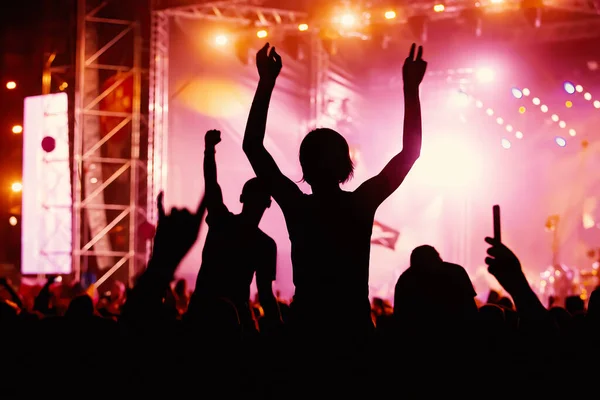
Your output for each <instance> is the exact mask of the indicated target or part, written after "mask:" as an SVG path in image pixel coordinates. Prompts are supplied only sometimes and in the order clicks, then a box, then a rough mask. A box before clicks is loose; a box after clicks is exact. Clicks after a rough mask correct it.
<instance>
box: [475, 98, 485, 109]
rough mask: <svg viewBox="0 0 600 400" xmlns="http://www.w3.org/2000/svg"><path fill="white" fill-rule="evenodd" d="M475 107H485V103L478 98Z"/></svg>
mask: <svg viewBox="0 0 600 400" xmlns="http://www.w3.org/2000/svg"><path fill="white" fill-rule="evenodd" d="M475 107H477V108H481V107H483V103H482V102H481V101H480V100H477V101H476V102H475Z"/></svg>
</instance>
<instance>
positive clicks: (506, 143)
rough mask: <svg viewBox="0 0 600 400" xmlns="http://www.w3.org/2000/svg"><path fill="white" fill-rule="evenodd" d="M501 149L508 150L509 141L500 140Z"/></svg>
mask: <svg viewBox="0 0 600 400" xmlns="http://www.w3.org/2000/svg"><path fill="white" fill-rule="evenodd" d="M502 147H504V148H505V149H506V150H508V149H510V147H511V144H510V140H508V139H502Z"/></svg>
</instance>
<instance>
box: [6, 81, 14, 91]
mask: <svg viewBox="0 0 600 400" xmlns="http://www.w3.org/2000/svg"><path fill="white" fill-rule="evenodd" d="M6 88H7V89H8V90H13V89H16V88H17V83H16V82H15V81H9V82H6Z"/></svg>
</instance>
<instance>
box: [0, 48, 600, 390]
mask: <svg viewBox="0 0 600 400" xmlns="http://www.w3.org/2000/svg"><path fill="white" fill-rule="evenodd" d="M256 65H257V68H258V73H259V76H260V80H259V83H258V87H257V90H256V95H255V97H254V101H253V103H252V106H251V109H250V114H249V118H248V124H247V127H246V131H245V134H244V139H243V150H244V152H245V154H246V156H247V157H248V160H249V161H250V164H251V165H252V168H253V169H254V172H255V174H256V177H255V178H253V179H251V180H249V181H248V182H246V184H245V185H244V187H243V190H242V193H241V195H240V202H241V203H242V204H243V208H242V212H241V213H240V214H238V215H234V214H232V213H231V212H230V211H229V210H228V208H227V206H226V205H225V204H224V202H223V196H222V193H221V189H220V186H219V183H218V179H217V164H216V153H217V145H218V144H219V142H220V141H221V134H220V132H219V131H215V130H210V131H208V132H207V133H206V136H205V153H204V180H205V187H206V191H205V195H204V197H203V199H202V200H201V201H199V205H198V208H197V209H196V210H194V211H190V210H186V209H172V210H170V212H166V211H165V209H164V206H163V196H162V194H161V195H160V196H159V198H158V199H157V202H158V210H159V215H158V225H157V231H156V235H155V238H154V242H153V251H152V257H151V260H150V261H149V263H148V266H147V268H146V270H145V271H144V273H143V274H142V275H141V276H139V278H138V279H137V280H136V282H135V285H134V286H133V287H132V288H130V289H128V290H127V289H126V288H125V287H124V286H123V285H120V284H118V283H115V284H114V287H113V288H112V289H111V291H110V293H109V294H108V295H105V296H101V297H100V298H98V297H97V296H94V295H91V294H89V293H85V290H84V288H80V287H78V286H77V284H75V285H70V286H68V285H61V284H57V283H56V282H54V279H53V278H50V279H49V280H48V282H47V284H46V285H45V286H44V287H43V288H41V289H40V290H39V292H38V293H37V295H36V296H35V300H32V299H25V298H22V297H21V296H20V295H19V294H18V293H17V292H16V291H15V290H13V288H12V287H11V285H10V283H9V282H7V281H6V280H2V281H1V282H0V286H2V287H3V291H2V293H3V297H4V298H3V301H2V302H1V303H0V307H1V308H0V335H1V340H2V342H1V343H2V363H1V365H2V371H1V373H0V379H1V381H0V398H30V397H32V396H33V395H34V393H35V395H42V396H46V397H48V396H57V397H62V398H71V397H72V398H87V397H93V398H95V397H99V398H100V397H102V398H107V396H110V398H135V397H139V396H157V397H158V396H161V397H165V396H168V397H169V398H170V397H175V396H186V397H187V398H215V399H219V398H241V399H247V398H261V399H262V398H282V399H286V398H298V399H300V398H302V399H304V398H355V397H356V398H358V397H359V396H360V397H362V398H379V397H386V398H403V397H408V398H411V397H413V398H414V397H418V398H426V397H428V396H434V395H445V396H453V395H458V396H462V397H475V396H477V397H481V396H486V397H489V396H494V395H496V396H504V395H512V396H522V395H525V393H526V392H524V391H525V390H532V393H533V394H534V395H536V396H540V395H541V393H550V394H554V395H557V392H555V391H554V389H556V388H558V387H561V388H562V387H564V386H565V385H566V386H567V387H568V388H569V390H570V392H569V393H570V394H571V395H573V393H574V390H576V389H578V387H573V386H575V385H592V383H593V382H594V380H593V378H594V377H595V373H596V371H597V370H596V369H595V365H596V357H597V355H598V353H597V337H598V333H600V295H599V294H598V291H594V292H593V293H592V295H591V298H590V301H589V304H588V310H586V309H585V308H584V307H579V308H577V307H571V308H570V309H566V308H561V307H558V306H556V305H555V306H553V307H552V308H551V309H546V308H545V307H544V306H543V304H542V303H541V302H540V300H539V299H538V297H537V296H536V294H535V293H534V291H533V290H532V288H531V287H530V285H529V283H528V281H527V279H526V278H525V275H524V273H523V271H522V268H521V265H520V263H519V260H518V258H517V256H516V255H515V254H514V253H513V252H512V251H511V250H510V249H509V248H508V247H506V246H505V245H504V244H503V243H501V241H500V240H498V239H497V238H485V241H486V242H487V243H488V244H489V249H488V254H487V258H486V259H485V262H486V263H487V265H488V267H489V273H490V274H492V275H493V276H494V277H495V278H496V279H497V280H498V282H499V283H500V284H501V285H502V287H503V288H504V290H505V292H506V294H507V295H506V296H501V295H499V294H498V293H494V296H490V299H489V302H488V303H487V304H478V303H477V302H476V298H475V296H476V293H475V290H474V288H473V285H472V283H471V281H470V279H469V276H468V275H467V273H466V271H465V270H464V268H463V267H461V266H459V265H456V264H453V263H451V262H447V261H444V260H443V259H442V257H441V256H440V254H439V253H438V252H437V251H436V249H434V248H433V247H431V246H427V245H424V246H420V247H417V248H416V249H415V250H414V251H413V252H412V254H411V257H410V266H409V268H408V269H407V270H406V271H405V272H404V273H403V274H402V275H401V276H400V278H399V279H398V281H397V283H396V288H395V296H394V303H393V305H392V304H390V303H389V302H388V301H386V300H383V299H374V300H373V302H370V300H369V293H368V277H369V256H370V238H371V233H372V227H373V222H374V216H375V213H376V211H377V208H378V207H379V206H380V205H381V204H382V202H383V201H385V200H386V199H387V198H388V197H389V196H390V195H392V194H393V193H394V191H395V190H396V189H398V187H400V185H401V184H402V182H403V180H404V178H405V177H406V176H407V174H408V173H409V171H410V170H411V168H412V166H413V165H414V163H415V162H416V161H417V160H418V158H419V156H420V151H421V142H422V128H421V107H420V101H419V85H420V84H421V81H422V80H423V77H424V75H425V71H426V67H427V63H426V62H425V61H424V60H423V49H422V47H418V48H416V46H415V45H413V46H412V47H411V49H410V52H409V55H408V57H407V59H406V61H405V64H404V67H403V79H404V100H405V114H404V127H403V130H404V132H403V135H402V136H399V137H398V140H399V141H400V140H401V141H402V151H401V152H400V153H398V154H397V155H396V156H394V157H393V158H392V159H391V160H390V161H389V162H388V164H387V165H386V166H385V168H384V169H383V170H382V171H381V172H380V173H379V174H378V175H376V176H374V177H372V178H370V179H368V180H367V181H365V182H364V183H363V184H362V185H360V186H359V187H358V188H357V189H356V190H355V191H352V192H348V191H344V190H342V189H341V188H340V184H342V183H344V182H347V181H348V180H349V179H351V178H352V173H353V164H352V161H351V159H350V155H349V148H348V143H347V142H346V140H345V139H344V138H343V137H342V136H341V135H340V134H338V133H337V132H335V131H333V130H331V129H316V130H314V131H312V132H310V133H308V134H307V136H306V137H305V138H304V140H303V142H302V144H301V146H300V151H299V159H300V164H301V167H302V171H303V180H304V181H305V182H306V183H308V185H310V187H311V192H312V193H311V194H305V193H303V192H302V191H301V190H300V189H299V187H298V186H297V185H296V184H295V183H294V182H293V181H291V180H290V179H289V178H287V177H286V176H285V175H283V173H282V172H281V171H280V169H279V168H278V166H277V164H276V163H275V161H274V159H273V158H272V156H271V155H270V154H269V152H268V151H267V150H266V148H265V147H264V144H263V142H264V138H265V130H266V124H267V114H268V109H269V103H270V99H271V95H272V93H273V90H274V88H275V84H276V81H277V77H278V75H279V73H280V71H281V68H282V61H281V57H280V56H279V55H278V54H277V52H276V50H275V49H274V48H270V46H269V45H268V44H267V45H265V46H264V47H263V48H262V49H261V50H260V51H259V52H258V54H257V58H256ZM271 197H272V198H273V199H274V200H275V201H276V202H277V203H278V205H279V206H280V207H281V209H282V211H283V214H284V217H285V223H286V225H287V229H288V233H289V237H290V241H291V244H292V268H293V281H294V285H295V288H296V291H295V295H294V298H293V300H292V302H291V303H290V304H287V303H286V302H283V301H281V299H279V298H278V296H277V295H276V294H275V293H273V288H272V282H273V281H274V280H275V278H276V259H277V247H276V245H275V242H274V241H273V239H271V238H270V237H269V236H267V235H266V234H265V233H264V232H262V231H261V230H260V229H259V228H258V226H259V223H260V220H261V218H262V216H263V214H264V212H265V210H266V209H267V208H268V207H269V206H270V205H271ZM205 215H206V222H207V226H208V228H207V229H208V231H207V239H206V243H205V246H204V252H203V261H202V266H201V268H200V272H199V274H198V277H197V281H196V286H195V289H194V291H193V293H192V294H191V296H190V295H189V294H188V293H187V288H186V284H185V282H181V281H180V282H174V277H175V274H176V271H177V268H178V266H179V264H180V263H181V261H182V260H183V258H184V257H185V256H186V255H187V253H188V252H189V250H190V249H191V247H192V246H193V245H194V243H195V242H196V241H197V239H198V236H199V231H200V228H201V225H202V221H203V219H204V217H205ZM482 240H484V239H483V238H482ZM255 275H256V281H257V288H258V296H257V299H254V300H253V299H250V283H251V281H252V279H253V277H254V276H255ZM57 285H58V286H59V287H60V290H59V291H60V293H58V292H57V289H56V288H57ZM65 293H67V294H66V295H65ZM508 296H510V298H509V297H508ZM64 298H67V299H68V301H67V302H64V301H62V300H63V299H64ZM570 304H574V302H573V299H571V303H570ZM578 304H579V303H578ZM571 385H572V386H571ZM545 390H548V392H545ZM590 390H593V387H592V388H590Z"/></svg>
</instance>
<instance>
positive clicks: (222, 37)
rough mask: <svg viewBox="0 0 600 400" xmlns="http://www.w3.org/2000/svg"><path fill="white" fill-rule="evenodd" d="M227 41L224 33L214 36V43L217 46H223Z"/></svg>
mask: <svg viewBox="0 0 600 400" xmlns="http://www.w3.org/2000/svg"><path fill="white" fill-rule="evenodd" d="M228 42H229V39H228V38H227V36H225V35H217V36H215V44H216V45H217V46H225V45H226V44H227V43H228Z"/></svg>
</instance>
